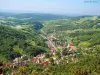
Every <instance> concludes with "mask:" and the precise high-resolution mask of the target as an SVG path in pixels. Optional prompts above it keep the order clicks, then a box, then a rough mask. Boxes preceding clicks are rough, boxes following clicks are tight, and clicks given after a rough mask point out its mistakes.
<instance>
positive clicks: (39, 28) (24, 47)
mask: <svg viewBox="0 0 100 75" xmlns="http://www.w3.org/2000/svg"><path fill="white" fill-rule="evenodd" d="M99 34H100V17H99V16H81V17H66V16H65V17H64V16H59V17H58V16H57V15H56V16H55V15H49V14H29V13H25V14H10V13H8V14H7V13H0V73H3V74H4V75H9V74H10V75H11V74H13V75H99V74H100V54H99V53H100V40H99V38H100V35H99Z"/></svg>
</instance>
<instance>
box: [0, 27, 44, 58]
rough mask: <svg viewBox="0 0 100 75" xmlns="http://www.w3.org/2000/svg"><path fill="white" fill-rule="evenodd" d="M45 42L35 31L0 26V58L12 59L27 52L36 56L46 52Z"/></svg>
mask: <svg viewBox="0 0 100 75" xmlns="http://www.w3.org/2000/svg"><path fill="white" fill-rule="evenodd" d="M44 47H45V43H44V41H43V39H41V38H40V37H39V36H38V35H37V34H36V33H31V32H30V33H29V32H24V31H23V30H17V29H15V28H11V27H8V26H0V58H1V59H3V58H5V59H14V58H15V57H18V56H21V55H23V54H27V55H29V56H36V55H37V54H39V53H42V52H46V48H44Z"/></svg>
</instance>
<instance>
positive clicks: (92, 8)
mask: <svg viewBox="0 0 100 75" xmlns="http://www.w3.org/2000/svg"><path fill="white" fill-rule="evenodd" d="M89 1H92V2H89ZM93 1H94V2H93ZM0 11H9V12H35V13H36V12H38V13H63V14H67V13H73V14H95V15H98V14H99V15H100V0H0Z"/></svg>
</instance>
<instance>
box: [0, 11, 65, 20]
mask: <svg viewBox="0 0 100 75" xmlns="http://www.w3.org/2000/svg"><path fill="white" fill-rule="evenodd" d="M0 16H1V17H15V18H19V19H23V18H31V19H32V20H34V21H44V20H51V19H58V18H65V17H67V16H62V15H53V14H43V13H6V12H0Z"/></svg>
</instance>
